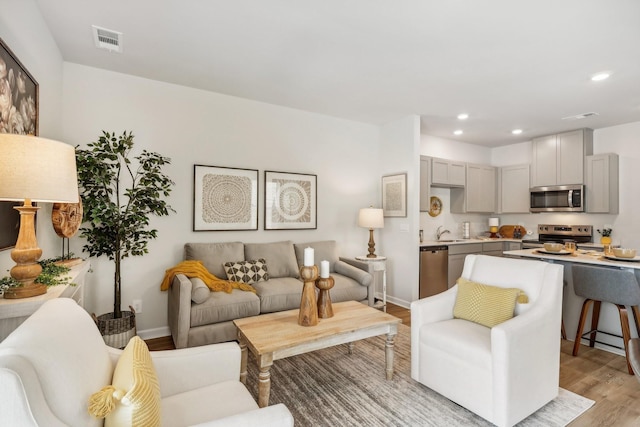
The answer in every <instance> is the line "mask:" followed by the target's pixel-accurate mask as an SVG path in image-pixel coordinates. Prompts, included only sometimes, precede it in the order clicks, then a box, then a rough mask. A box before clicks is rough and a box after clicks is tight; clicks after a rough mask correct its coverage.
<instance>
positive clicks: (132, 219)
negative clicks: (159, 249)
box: [76, 131, 175, 347]
mask: <svg viewBox="0 0 640 427" xmlns="http://www.w3.org/2000/svg"><path fill="white" fill-rule="evenodd" d="M133 138H134V137H133V134H132V133H131V132H127V131H125V132H123V133H122V135H120V136H116V134H115V133H108V132H105V131H103V132H102V136H101V137H100V138H98V141H96V142H92V143H90V144H89V145H88V149H86V150H81V149H77V150H76V160H77V169H78V184H79V186H80V194H81V196H82V203H83V205H84V218H83V219H84V222H85V225H84V226H83V228H81V229H80V231H81V236H82V237H84V238H86V244H85V245H84V247H83V250H84V251H87V252H88V253H89V256H101V255H106V256H107V257H108V258H109V259H110V260H113V261H114V263H115V274H114V279H113V285H114V287H113V288H114V289H113V312H112V313H107V314H103V315H101V316H99V317H98V318H97V319H96V322H97V324H98V328H99V329H100V331H101V332H102V334H103V336H104V338H105V341H106V342H107V344H109V345H111V346H114V347H124V346H125V345H126V344H127V342H128V340H129V338H131V337H132V336H133V335H135V313H133V312H132V311H124V312H123V311H122V308H121V305H122V301H121V295H122V294H121V289H122V276H121V271H122V270H121V261H122V260H123V259H124V258H127V257H129V256H140V255H144V254H146V253H147V252H148V250H147V243H148V242H149V240H151V239H155V238H156V237H157V235H158V230H155V229H151V228H150V227H149V219H150V218H149V217H150V215H156V216H165V215H169V213H170V212H175V211H174V210H173V209H172V208H171V206H169V205H168V204H167V202H166V200H165V199H166V198H167V197H168V196H169V194H170V193H171V189H172V186H173V185H174V183H173V181H172V180H171V179H169V177H168V176H167V175H165V174H164V173H163V171H162V168H163V166H165V165H168V164H170V163H171V159H169V158H167V157H163V156H161V155H160V154H158V153H154V152H148V151H146V150H143V151H142V153H141V154H139V155H137V156H135V157H133V160H134V162H135V164H134V163H132V159H131V158H130V156H131V152H132V150H133Z"/></svg>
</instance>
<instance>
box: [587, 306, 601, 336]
mask: <svg viewBox="0 0 640 427" xmlns="http://www.w3.org/2000/svg"><path fill="white" fill-rule="evenodd" d="M601 305H602V301H594V302H593V311H592V312H591V330H592V331H593V332H591V333H590V334H589V347H593V346H594V345H595V344H596V329H598V323H599V322H600V306H601Z"/></svg>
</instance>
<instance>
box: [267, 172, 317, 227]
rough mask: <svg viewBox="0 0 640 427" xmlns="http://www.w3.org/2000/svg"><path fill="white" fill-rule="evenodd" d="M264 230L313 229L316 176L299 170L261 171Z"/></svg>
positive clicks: (315, 221) (314, 223)
mask: <svg viewBox="0 0 640 427" xmlns="http://www.w3.org/2000/svg"><path fill="white" fill-rule="evenodd" d="M264 182H265V184H264V229H265V230H306V229H315V228H317V227H318V223H317V218H316V216H317V177H316V175H308V174H301V173H288V172H274V171H265V172H264Z"/></svg>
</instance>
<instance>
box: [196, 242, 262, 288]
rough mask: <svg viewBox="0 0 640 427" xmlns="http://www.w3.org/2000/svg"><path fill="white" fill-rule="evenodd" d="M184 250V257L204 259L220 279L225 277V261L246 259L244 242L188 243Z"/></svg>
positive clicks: (207, 266) (204, 262)
mask: <svg viewBox="0 0 640 427" xmlns="http://www.w3.org/2000/svg"><path fill="white" fill-rule="evenodd" d="M184 252H185V254H184V259H186V260H191V259H193V260H200V261H202V264H203V265H204V266H205V267H206V268H207V270H209V272H210V273H212V274H213V275H215V276H217V277H218V278H220V279H224V278H225V274H226V273H225V271H224V267H223V264H224V263H225V262H227V261H233V260H237V261H242V260H244V259H245V257H244V244H243V243H242V242H223V243H187V244H185V245H184ZM252 259H257V258H252Z"/></svg>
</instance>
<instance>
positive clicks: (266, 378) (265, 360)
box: [258, 355, 273, 408]
mask: <svg viewBox="0 0 640 427" xmlns="http://www.w3.org/2000/svg"><path fill="white" fill-rule="evenodd" d="M259 359H260V360H259V361H258V364H259V367H260V373H259V374H258V406H259V407H261V408H264V407H266V406H269V394H270V393H271V373H270V372H269V370H270V369H271V365H273V355H264V356H262V357H260V358H259Z"/></svg>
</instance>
